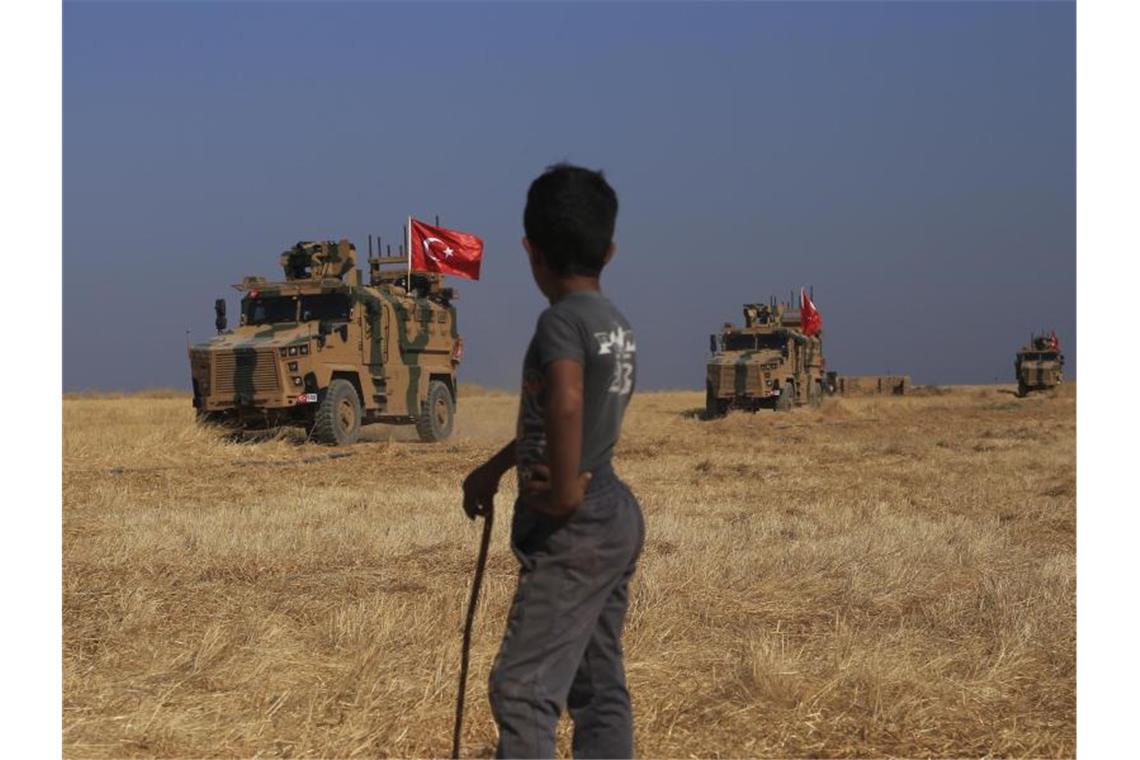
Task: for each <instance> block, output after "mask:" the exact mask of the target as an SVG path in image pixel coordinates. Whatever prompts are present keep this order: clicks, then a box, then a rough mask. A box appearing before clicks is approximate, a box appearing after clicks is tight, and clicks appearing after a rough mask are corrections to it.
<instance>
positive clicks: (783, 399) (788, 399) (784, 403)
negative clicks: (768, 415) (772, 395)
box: [776, 380, 796, 412]
mask: <svg viewBox="0 0 1140 760" xmlns="http://www.w3.org/2000/svg"><path fill="white" fill-rule="evenodd" d="M795 405H796V384H795V383H794V382H792V381H790V380H789V381H788V382H786V383H784V386H783V387H782V388H780V398H778V399H776V411H777V412H790V411H791V410H792V407H794V406H795Z"/></svg>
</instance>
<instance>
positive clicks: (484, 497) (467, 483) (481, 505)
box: [463, 462, 501, 520]
mask: <svg viewBox="0 0 1140 760" xmlns="http://www.w3.org/2000/svg"><path fill="white" fill-rule="evenodd" d="M489 464H490V462H488V463H487V464H482V465H479V466H478V467H476V468H475V469H474V470H472V471H471V474H469V475H468V476H467V477H466V479H464V481H463V511H464V513H465V514H466V515H467V519H468V520H474V519H475V518H476V517H485V516H487V515H488V514H490V513H491V512H492V511H493V510H494V508H495V493H496V492H498V490H499V478H500V477H501V473H498V472H495V471H494V470H492V469H491V468H490V467H489V466H488V465H489Z"/></svg>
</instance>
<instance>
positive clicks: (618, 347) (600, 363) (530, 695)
mask: <svg viewBox="0 0 1140 760" xmlns="http://www.w3.org/2000/svg"><path fill="white" fill-rule="evenodd" d="M616 218H617V196H616V195H615V194H614V191H613V188H611V187H610V186H609V184H608V183H607V182H606V180H605V178H604V177H603V176H602V174H601V172H594V171H590V170H588V169H582V168H579V167H576V166H569V165H567V164H558V165H556V166H552V167H550V168H549V169H547V170H546V172H545V173H544V174H542V176H540V177H539V178H538V179H536V180H535V181H534V182H533V183H532V184H531V186H530V190H529V191H528V193H527V201H526V211H525V212H524V214H523V226H524V228H525V230H526V237H525V238H523V248H525V249H526V252H527V255H528V256H529V259H530V267H531V273H532V274H533V275H534V281H535V283H536V284H537V285H538V288H539V290H541V291H542V294H543V295H544V296H546V298H547V300H549V301H550V308H548V309H547V310H546V311H544V312H543V313H542V314H541V316H539V319H538V325H537V327H536V329H535V334H534V337H533V338H532V339H531V342H530V347H529V348H528V349H527V352H526V357H525V359H524V361H523V384H522V394H521V398H520V404H519V417H518V429H517V434H516V438H515V440H514V441H512V442H511V443H509V444H507V445H506V447H504V448H503V449H502V451H500V452H499V453H498V454H496V455H495V456H493V457H491V458H490V459H489V460H488V461H487V462H486V463H485V464H483V465H481V466H480V467H477V468H476V469H475V470H474V471H472V472H471V474H470V475H468V476H467V479H466V480H465V481H464V483H463V495H464V498H463V502H464V503H463V508H464V510H465V511H466V513H467V515H468V517H471V518H474V517H475V516H476V515H481V514H486V513H487V512H489V511H490V510H491V509H492V497H493V496H494V494H495V491H496V490H497V489H498V485H499V479H500V478H501V477H502V476H503V474H504V473H505V472H506V471H507V470H509V469H510V468H512V467H515V468H517V470H518V481H519V498H518V500H517V501H516V502H515V507H514V515H513V518H512V521H511V548H512V549H513V550H514V553H515V555H516V556H517V557H518V560H519V564H520V570H519V581H518V588H517V590H516V591H515V598H514V602H513V604H512V605H511V611H510V615H509V617H508V619H507V629H506V633H505V634H504V635H503V642H502V646H501V648H500V650H499V654H498V657H496V659H495V665H494V668H493V669H492V672H491V679H490V696H491V711H492V713H493V714H494V716H495V721H496V723H498V725H499V747H498V751H497V756H498V757H553V756H554V732H555V728H556V727H557V725H558V719H559V716H560V715H561V713H562V709H563V707H567V708H569V711H570V716H571V718H572V719H573V721H574V741H573V751H574V756H575V757H610V758H616V757H632V756H633V714H632V711H631V709H630V703H629V692H628V690H627V689H626V684H625V669H624V666H623V664H622V648H621V630H622V625H623V623H624V621H625V612H626V607H627V604H628V594H629V579H630V577H631V576H632V575H633V571H634V565H635V563H636V561H637V557H638V555H639V554H640V553H641V546H642V544H643V542H644V539H645V525H644V522H643V521H642V516H641V507H640V506H639V505H638V503H637V500H636V499H635V498H634V496H633V494H632V493H631V492H630V490H629V488H627V487H626V485H625V484H624V483H622V481H621V480H619V479H618V478H617V476H616V475H615V474H614V471H613V467H612V465H611V464H610V459H611V457H612V455H613V449H614V444H616V443H617V439H618V435H619V433H620V431H621V422H622V417H623V415H624V414H625V409H626V407H627V406H628V405H629V400H630V397H631V395H632V394H633V386H634V382H635V380H636V366H637V365H636V347H635V345H634V340H633V332H632V331H631V330H630V327H629V323H628V322H627V321H626V320H625V318H624V317H623V316H622V315H621V314H620V313H619V312H618V310H617V309H616V308H614V306H613V304H611V303H610V301H609V299H607V298H606V297H605V296H604V295H602V292H601V290H600V288H599V283H598V278H599V276H600V274H601V271H602V268H603V267H604V266H605V265H606V263H607V262H609V260H610V258H611V257H612V256H613V253H614V245H613V232H614V222H615V220H616Z"/></svg>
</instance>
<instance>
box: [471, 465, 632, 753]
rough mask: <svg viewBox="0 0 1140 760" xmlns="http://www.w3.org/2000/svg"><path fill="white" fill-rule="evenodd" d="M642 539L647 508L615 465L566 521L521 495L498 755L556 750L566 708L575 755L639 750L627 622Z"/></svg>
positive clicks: (499, 689) (502, 659)
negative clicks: (624, 634)
mask: <svg viewBox="0 0 1140 760" xmlns="http://www.w3.org/2000/svg"><path fill="white" fill-rule="evenodd" d="M644 541H645V523H644V522H643V520H642V516H641V507H640V505H638V503H637V500H636V499H635V498H634V496H633V494H632V493H631V492H630V490H629V488H627V487H626V485H625V484H624V483H622V482H621V481H620V480H618V478H617V477H616V476H615V475H614V474H613V470H612V469H610V468H609V467H606V468H604V469H602V470H600V471H597V472H595V473H594V479H593V480H592V481H591V482H590V485H589V488H588V490H587V492H586V498H585V501H583V503H582V505H581V507H579V508H578V510H577V511H576V512H575V513H574V514H573V515H572V516H571V517H570V518H569V519H567V520H564V521H559V520H553V519H551V518H548V517H545V516H543V515H541V514H538V513H536V512H534V511H532V510H530V509H528V508H527V507H526V506H525V504H524V503H522V502H516V503H515V513H514V519H513V521H512V523H511V548H512V549H514V552H515V555H516V556H517V557H518V559H519V563H520V565H521V568H520V570H519V584H518V590H517V591H516V592H515V598H514V602H513V604H512V605H511V611H510V615H509V617H508V619H507V631H506V633H505V634H504V636H503V643H502V647H501V648H500V649H499V655H498V657H497V658H496V659H495V666H494V668H493V669H492V671H491V684H490V693H491V711H492V713H493V714H494V716H495V721H496V722H497V723H498V724H499V748H498V751H497V756H498V757H538V758H546V757H554V732H555V729H556V728H557V726H558V719H559V717H560V716H561V714H562V709H563V708H564V707H566V708H569V711H570V717H571V718H572V719H573V721H574V742H573V752H574V756H575V757H607V758H623V757H632V756H633V712H632V710H631V709H630V704H629V691H628V690H627V689H626V684H625V668H624V666H623V664H622V647H621V630H622V625H623V624H624V622H625V611H626V607H627V605H628V601H629V579H630V577H632V576H633V571H634V566H635V564H636V562H637V557H638V555H639V554H640V553H641V546H642V544H643V543H644Z"/></svg>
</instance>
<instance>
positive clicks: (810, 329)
mask: <svg viewBox="0 0 1140 760" xmlns="http://www.w3.org/2000/svg"><path fill="white" fill-rule="evenodd" d="M800 329H802V330H803V332H804V335H815V334H817V333H818V332H819V331H820V330H822V329H823V316H822V315H821V314H820V313H819V310H818V309H816V308H815V304H814V303H812V302H811V297H810V296H809V295H808V294H807V291H806V290H804V289H803V288H800Z"/></svg>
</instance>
